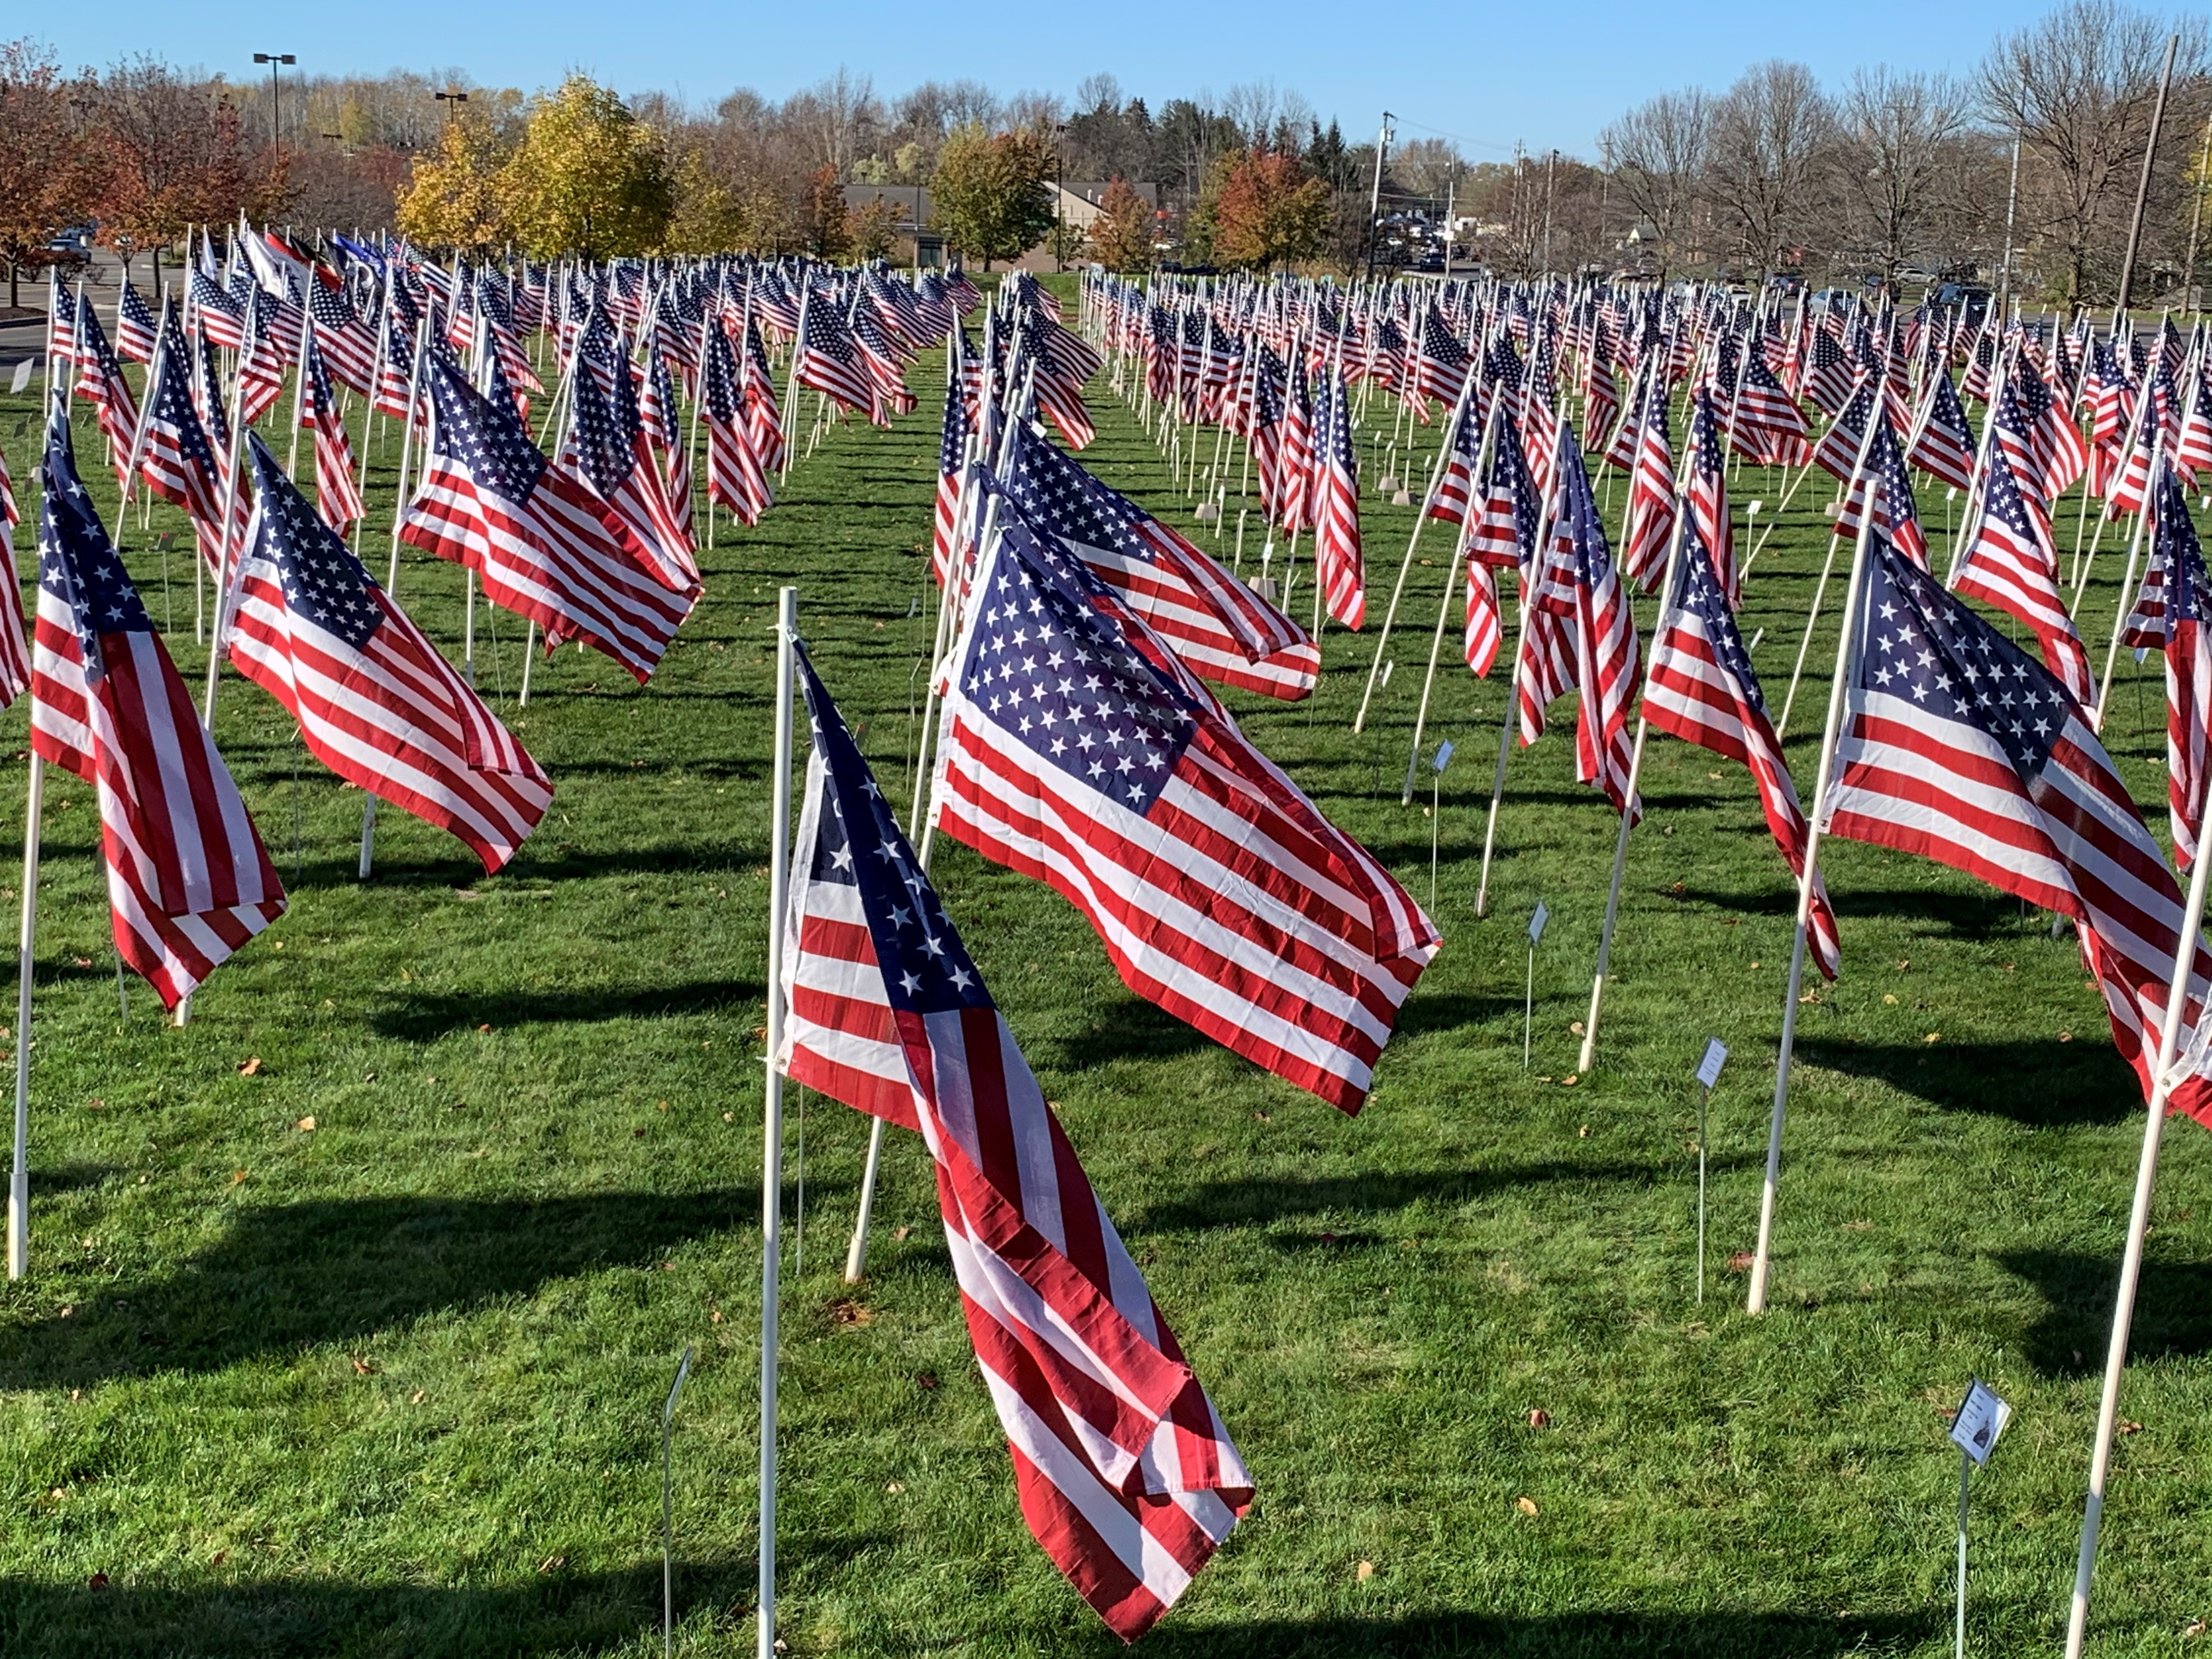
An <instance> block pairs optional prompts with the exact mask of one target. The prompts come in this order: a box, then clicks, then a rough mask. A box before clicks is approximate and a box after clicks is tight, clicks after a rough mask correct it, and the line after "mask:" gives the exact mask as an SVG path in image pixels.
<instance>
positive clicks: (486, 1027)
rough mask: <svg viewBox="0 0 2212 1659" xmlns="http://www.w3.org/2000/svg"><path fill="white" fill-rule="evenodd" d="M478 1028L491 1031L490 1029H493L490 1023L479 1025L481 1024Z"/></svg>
mask: <svg viewBox="0 0 2212 1659" xmlns="http://www.w3.org/2000/svg"><path fill="white" fill-rule="evenodd" d="M477 1030H479V1031H489V1030H491V1027H490V1026H489V1025H479V1026H477Z"/></svg>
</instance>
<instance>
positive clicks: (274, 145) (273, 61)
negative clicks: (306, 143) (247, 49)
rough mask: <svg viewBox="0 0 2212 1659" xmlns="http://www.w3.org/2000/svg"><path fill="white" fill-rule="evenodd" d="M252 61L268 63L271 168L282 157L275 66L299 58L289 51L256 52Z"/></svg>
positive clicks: (282, 135) (282, 125) (280, 118)
mask: <svg viewBox="0 0 2212 1659" xmlns="http://www.w3.org/2000/svg"><path fill="white" fill-rule="evenodd" d="M253 61H254V62H255V63H257V64H268V65H269V154H270V166H271V169H272V170H273V169H274V167H276V165H277V164H278V163H281V162H282V161H283V158H284V109H283V105H282V104H281V103H279V102H278V101H277V96H276V66H277V65H278V64H296V63H298V62H299V61H300V60H299V58H297V57H296V56H295V54H293V53H291V52H255V53H254V54H253Z"/></svg>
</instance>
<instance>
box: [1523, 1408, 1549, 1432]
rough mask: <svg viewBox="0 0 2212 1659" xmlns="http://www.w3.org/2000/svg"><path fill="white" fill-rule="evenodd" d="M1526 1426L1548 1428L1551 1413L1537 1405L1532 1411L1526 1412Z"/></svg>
mask: <svg viewBox="0 0 2212 1659" xmlns="http://www.w3.org/2000/svg"><path fill="white" fill-rule="evenodd" d="M1528 1426H1529V1427H1530V1428H1532V1429H1548V1428H1550V1427H1551V1426H1552V1414H1551V1413H1549V1412H1547V1411H1546V1410H1545V1409H1544V1408H1543V1407H1541V1406H1539V1407H1536V1408H1535V1409H1534V1411H1532V1412H1530V1413H1528Z"/></svg>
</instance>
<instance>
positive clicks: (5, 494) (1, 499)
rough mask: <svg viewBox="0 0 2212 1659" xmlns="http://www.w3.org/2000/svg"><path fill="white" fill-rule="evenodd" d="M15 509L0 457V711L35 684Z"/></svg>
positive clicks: (18, 513)
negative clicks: (17, 551) (25, 622)
mask: <svg viewBox="0 0 2212 1659" xmlns="http://www.w3.org/2000/svg"><path fill="white" fill-rule="evenodd" d="M21 520H22V513H21V509H20V508H18V507H16V505H15V481H14V480H13V479H12V478H10V477H9V475H8V457H7V456H6V454H5V453H0V708H8V707H9V706H10V705H12V704H13V703H14V702H15V699H16V698H18V697H20V696H22V695H23V690H24V688H25V687H27V686H28V685H29V684H30V683H31V657H30V649H29V647H28V645H27V642H26V639H25V635H24V629H23V585H22V583H21V580H19V579H18V578H17V576H16V574H15V526H16V525H17V524H19V523H20V522H21Z"/></svg>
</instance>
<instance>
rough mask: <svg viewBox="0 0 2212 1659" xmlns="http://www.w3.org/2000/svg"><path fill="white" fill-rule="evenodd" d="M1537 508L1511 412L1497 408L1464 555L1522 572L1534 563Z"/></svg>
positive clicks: (1539, 500) (1536, 492) (1538, 503)
mask: <svg viewBox="0 0 2212 1659" xmlns="http://www.w3.org/2000/svg"><path fill="white" fill-rule="evenodd" d="M1543 510H1544V502H1543V497H1542V492H1541V491H1540V490H1539V489H1537V488H1536V481H1535V480H1534V478H1532V477H1529V476H1528V461H1527V460H1526V459H1523V457H1522V453H1521V435H1520V431H1519V429H1518V428H1516V425H1515V423H1514V420H1513V412H1512V410H1508V409H1500V410H1498V422H1497V427H1496V429H1495V430H1494V431H1493V432H1492V434H1491V440H1490V467H1489V470H1488V471H1487V472H1486V473H1485V474H1484V475H1483V477H1481V478H1480V480H1479V481H1478V482H1477V483H1476V485H1475V489H1474V526H1473V528H1471V529H1470V530H1469V531H1468V538H1467V548H1468V556H1469V557H1471V558H1475V559H1480V561H1482V562H1483V563H1485V564H1486V565H1490V566H1492V567H1493V568H1498V569H1513V570H1519V571H1522V572H1523V573H1524V574H1525V573H1526V572H1528V570H1529V569H1530V568H1532V567H1533V565H1534V562H1535V557H1536V533H1537V529H1538V524H1537V520H1539V519H1540V518H1541V515H1542V513H1543Z"/></svg>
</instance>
